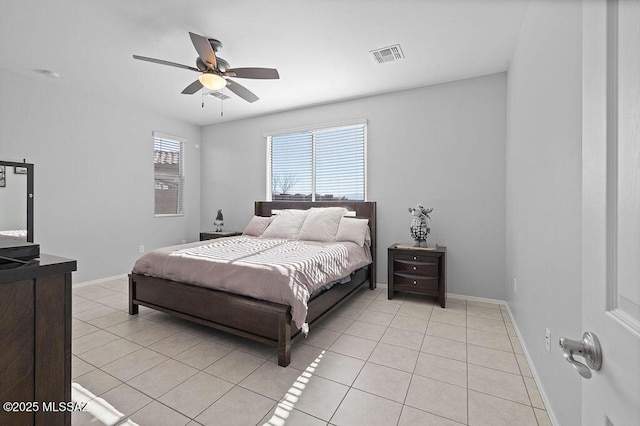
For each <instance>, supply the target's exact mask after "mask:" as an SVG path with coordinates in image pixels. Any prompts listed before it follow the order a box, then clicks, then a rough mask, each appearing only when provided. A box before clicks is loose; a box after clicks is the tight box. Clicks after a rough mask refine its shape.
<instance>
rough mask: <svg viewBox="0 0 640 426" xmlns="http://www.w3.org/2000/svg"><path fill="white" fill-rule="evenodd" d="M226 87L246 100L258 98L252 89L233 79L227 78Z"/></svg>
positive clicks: (250, 100) (253, 100) (252, 100)
mask: <svg viewBox="0 0 640 426" xmlns="http://www.w3.org/2000/svg"><path fill="white" fill-rule="evenodd" d="M227 88H228V89H229V90H231V91H232V92H233V93H235V94H236V95H238V96H240V97H241V98H242V99H244V100H245V101H247V102H251V103H253V102H255V101H257V100H258V99H260V98H258V97H257V96H256V95H255V94H254V93H253V92H252V91H250V90H249V89H247V88H246V87H244V86H243V85H242V84H239V83H236V82H235V81H233V80H229V79H227Z"/></svg>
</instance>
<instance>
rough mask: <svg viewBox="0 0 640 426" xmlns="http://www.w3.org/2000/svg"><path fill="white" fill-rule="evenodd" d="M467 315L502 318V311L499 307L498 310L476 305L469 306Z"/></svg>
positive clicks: (493, 318)
mask: <svg viewBox="0 0 640 426" xmlns="http://www.w3.org/2000/svg"><path fill="white" fill-rule="evenodd" d="M467 316H470V317H479V318H487V319H492V320H502V314H501V313H500V310H499V309H498V310H496V309H485V308H478V307H476V306H468V307H467Z"/></svg>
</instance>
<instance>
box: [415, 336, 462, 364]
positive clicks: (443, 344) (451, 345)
mask: <svg viewBox="0 0 640 426" xmlns="http://www.w3.org/2000/svg"><path fill="white" fill-rule="evenodd" d="M420 351H421V352H426V353H429V354H432V355H438V356H442V357H445V358H451V359H455V360H458V361H466V360H467V344H466V343H463V342H456V341H455V340H450V339H443V338H440V337H434V336H429V335H427V336H425V337H424V341H423V342H422V348H421V349H420Z"/></svg>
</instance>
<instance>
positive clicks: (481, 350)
mask: <svg viewBox="0 0 640 426" xmlns="http://www.w3.org/2000/svg"><path fill="white" fill-rule="evenodd" d="M467 348H468V353H467V356H468V358H469V359H468V362H469V364H475V365H480V366H482V367H488V368H493V369H496V370H501V371H506V372H507V373H512V374H520V369H519V368H518V363H517V362H516V357H515V355H514V354H513V353H512V352H505V351H501V350H498V349H491V348H486V347H484V346H476V345H471V344H469V345H467Z"/></svg>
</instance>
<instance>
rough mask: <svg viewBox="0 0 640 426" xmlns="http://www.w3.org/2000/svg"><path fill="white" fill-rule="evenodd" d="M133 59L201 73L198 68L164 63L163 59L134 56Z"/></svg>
mask: <svg viewBox="0 0 640 426" xmlns="http://www.w3.org/2000/svg"><path fill="white" fill-rule="evenodd" d="M133 59H138V60H140V61H147V62H153V63H155V64H160V65H169V66H170V67H176V68H184V69H186V70H191V71H198V72H199V71H200V70H199V69H198V68H194V67H190V66H188V65H182V64H177V63H175V62H169V61H164V60H162V59H155V58H147V57H146V56H139V55H133Z"/></svg>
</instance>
